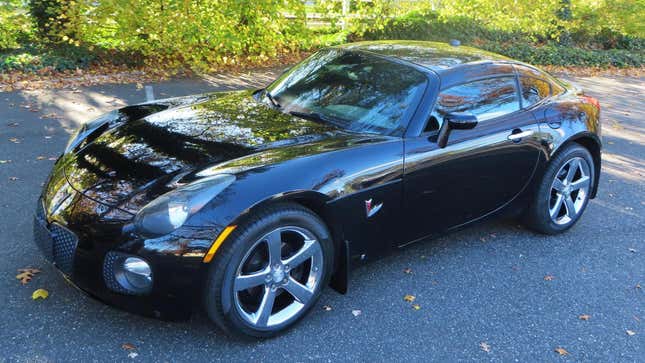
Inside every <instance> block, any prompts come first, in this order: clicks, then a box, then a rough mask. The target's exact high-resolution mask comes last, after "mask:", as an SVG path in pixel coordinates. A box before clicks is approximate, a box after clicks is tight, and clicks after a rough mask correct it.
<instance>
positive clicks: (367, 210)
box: [365, 199, 383, 218]
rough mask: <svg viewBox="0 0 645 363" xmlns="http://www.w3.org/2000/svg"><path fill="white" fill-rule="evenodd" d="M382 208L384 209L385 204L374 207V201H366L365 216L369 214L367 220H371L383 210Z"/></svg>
mask: <svg viewBox="0 0 645 363" xmlns="http://www.w3.org/2000/svg"><path fill="white" fill-rule="evenodd" d="M381 207H383V203H379V204H376V205H372V199H368V200H366V201H365V214H367V218H370V217H372V216H373V215H375V214H376V213H377V212H378V211H380V210H381Z"/></svg>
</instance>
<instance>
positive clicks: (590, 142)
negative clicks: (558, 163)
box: [551, 132, 602, 198]
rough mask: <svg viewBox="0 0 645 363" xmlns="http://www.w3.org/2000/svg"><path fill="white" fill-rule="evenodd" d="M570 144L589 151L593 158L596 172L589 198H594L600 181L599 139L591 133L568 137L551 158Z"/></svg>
mask: <svg viewBox="0 0 645 363" xmlns="http://www.w3.org/2000/svg"><path fill="white" fill-rule="evenodd" d="M571 144H578V145H580V146H582V147H584V148H585V149H587V150H588V151H589V153H590V154H591V157H592V158H593V163H594V169H595V171H596V172H595V175H594V180H593V185H592V189H591V195H590V197H591V198H595V197H596V193H597V192H598V183H599V180H600V168H601V165H602V157H601V150H602V143H601V141H600V138H599V137H598V135H596V134H593V133H591V132H581V133H578V134H576V135H574V136H572V137H570V138H569V139H567V140H566V141H565V142H563V143H562V144H561V145H560V146H558V147H557V148H556V149H555V150H554V152H553V153H552V155H551V158H553V156H555V155H557V154H558V153H559V152H560V151H561V150H563V149H564V148H565V147H566V146H568V145H571Z"/></svg>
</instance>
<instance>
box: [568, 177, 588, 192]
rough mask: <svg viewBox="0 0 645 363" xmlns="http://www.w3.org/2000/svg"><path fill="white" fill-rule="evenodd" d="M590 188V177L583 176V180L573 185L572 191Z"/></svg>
mask: <svg viewBox="0 0 645 363" xmlns="http://www.w3.org/2000/svg"><path fill="white" fill-rule="evenodd" d="M587 186H589V177H588V176H583V177H582V178H580V179H578V180H576V181H574V182H573V183H571V190H578V189H580V188H586V187H587Z"/></svg>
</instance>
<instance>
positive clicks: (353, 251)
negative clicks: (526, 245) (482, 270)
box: [34, 41, 601, 337]
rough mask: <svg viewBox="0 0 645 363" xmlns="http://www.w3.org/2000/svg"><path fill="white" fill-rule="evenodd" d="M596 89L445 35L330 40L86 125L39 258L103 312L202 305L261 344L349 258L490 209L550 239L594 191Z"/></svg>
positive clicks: (67, 156) (47, 209)
mask: <svg viewBox="0 0 645 363" xmlns="http://www.w3.org/2000/svg"><path fill="white" fill-rule="evenodd" d="M600 131H601V126H600V105H599V103H598V101H597V100H595V99H593V98H591V97H588V96H586V95H584V93H583V92H582V91H581V90H579V89H577V88H576V87H574V86H572V85H571V84H568V83H565V82H563V81H560V80H558V79H555V78H553V77H552V76H550V75H548V74H547V73H545V72H542V71H541V70H539V69H537V68H535V67H532V66H530V65H527V64H523V63H521V62H517V61H514V60H512V59H508V58H505V57H502V56H500V55H496V54H492V53H489V52H485V51H481V50H478V49H474V48H469V47H462V46H458V47H455V46H450V45H447V44H442V43H431V42H413V41H382V42H363V43H353V44H346V45H342V46H337V47H331V48H326V49H323V50H320V51H318V52H316V53H315V54H313V55H311V56H310V57H309V58H307V59H306V60H304V61H302V62H301V63H299V64H297V65H295V66H294V67H292V68H290V69H289V70H287V71H286V72H285V73H283V74H282V75H281V76H279V77H278V79H276V80H275V81H274V82H273V83H272V84H271V85H269V86H268V87H266V88H265V89H260V90H245V91H234V92H215V93H208V94H200V95H193V96H187V97H178V98H171V99H165V100H157V101H153V102H147V103H142V104H138V105H132V106H126V107H123V108H120V109H117V110H114V111H112V112H110V113H107V114H105V115H103V116H101V117H99V118H98V119H96V120H93V121H91V122H88V123H87V124H85V125H83V126H82V127H81V128H80V129H79V130H78V131H77V132H76V133H75V134H74V135H73V137H72V138H71V139H70V141H69V144H68V145H67V147H66V149H65V152H64V153H63V154H62V155H61V156H60V158H59V159H58V161H57V162H56V164H55V166H54V168H53V170H52V172H51V175H50V176H49V178H48V180H47V182H46V184H45V187H44V190H43V193H42V196H41V198H40V199H39V201H38V204H37V207H36V214H35V219H34V236H35V239H36V242H37V244H38V245H39V247H40V248H41V250H42V251H43V253H44V255H45V257H46V258H47V259H49V260H50V261H52V262H53V263H54V264H55V265H56V266H57V267H58V268H59V269H60V270H61V272H62V273H63V274H64V275H66V276H67V277H68V278H69V280H70V281H72V282H73V283H74V284H76V285H77V286H78V287H80V288H81V289H83V290H84V291H86V292H88V293H89V294H91V295H93V296H95V297H97V298H98V299H100V300H102V301H105V302H107V303H109V304H112V305H114V306H118V307H120V308H124V309H127V310H129V311H133V312H137V313H140V314H144V315H148V316H154V317H158V318H163V319H171V320H172V319H182V318H186V317H187V316H188V315H189V314H190V312H191V311H192V310H194V309H195V308H203V309H205V310H206V312H207V314H208V316H209V317H210V318H211V319H212V320H213V321H214V322H215V323H216V325H217V326H218V327H220V328H221V329H223V330H225V331H227V332H229V333H233V334H241V335H251V336H256V337H270V336H274V335H276V334H278V333H280V332H282V331H284V330H285V329H287V328H288V327H290V326H292V325H293V324H295V323H296V322H297V321H298V320H300V319H301V318H302V317H303V316H304V315H305V314H306V312H307V311H309V310H310V308H311V307H312V306H313V305H314V304H315V302H316V299H317V298H318V296H319V294H320V292H321V290H322V288H323V287H325V286H327V285H329V284H331V286H332V287H333V288H335V289H336V290H338V291H340V292H343V293H344V292H346V291H347V286H348V279H349V271H350V270H351V266H352V265H353V264H354V263H357V262H358V261H369V260H373V259H375V258H378V257H379V256H383V255H386V254H387V253H389V252H390V251H392V250H393V249H396V248H400V247H402V246H405V245H407V244H409V243H412V242H415V241H420V240H423V239H426V238H428V237H431V236H435V235H439V234H443V233H447V232H449V231H451V230H454V229H457V228H462V227H464V226H466V225H469V224H471V223H473V222H476V221H479V220H482V219H484V218H486V217H490V216H493V215H499V214H502V213H512V214H514V215H516V216H520V217H521V218H522V220H523V221H524V223H525V224H526V225H527V226H529V227H530V228H532V229H533V230H535V231H538V232H541V233H547V234H554V233H560V232H564V231H566V230H567V229H569V228H571V227H572V226H573V225H574V224H575V223H576V222H577V221H578V220H579V219H580V217H581V215H582V213H583V211H584V210H585V208H586V206H587V204H588V201H589V199H590V198H593V197H594V196H595V194H596V189H597V186H598V179H599V173H600V164H601V156H600V149H601V140H600Z"/></svg>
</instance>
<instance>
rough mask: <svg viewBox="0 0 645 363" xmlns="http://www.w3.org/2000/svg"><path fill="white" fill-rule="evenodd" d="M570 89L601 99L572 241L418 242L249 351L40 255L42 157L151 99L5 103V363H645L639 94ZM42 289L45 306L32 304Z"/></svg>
mask: <svg viewBox="0 0 645 363" xmlns="http://www.w3.org/2000/svg"><path fill="white" fill-rule="evenodd" d="M269 76H270V75H269ZM269 76H267V75H265V74H253V75H247V76H244V77H227V76H222V77H216V78H211V79H209V80H208V81H204V80H200V81H177V82H168V83H164V84H159V85H154V88H153V89H152V92H153V93H154V95H155V96H156V97H167V96H174V95H182V94H189V93H195V92H198V91H203V90H213V89H226V88H238V87H240V84H243V85H248V84H262V83H264V82H266V81H267V79H269ZM576 82H577V83H579V84H580V85H582V86H584V87H585V88H586V89H587V90H588V91H589V92H588V93H589V94H591V95H593V96H596V97H598V98H599V99H600V100H601V103H602V106H603V116H604V117H603V119H604V136H605V137H604V141H605V144H606V148H605V152H604V164H603V174H602V178H601V184H600V191H599V194H598V197H597V198H596V199H595V200H593V201H592V202H591V203H590V205H589V208H588V209H587V212H586V214H585V215H584V217H583V218H582V220H581V221H580V222H579V223H578V224H577V225H576V227H574V228H573V229H572V230H571V231H569V232H568V233H565V234H563V235H560V236H557V237H545V236H541V235H537V234H534V233H532V232H530V231H527V230H525V229H523V228H522V227H520V226H519V225H517V223H515V222H513V221H497V222H488V223H485V224H481V225H478V226H475V227H473V228H470V229H467V230H464V231H461V232H459V233H456V234H453V235H450V236H446V237H443V238H440V239H435V240H430V241H425V242H421V243H417V244H415V245H413V246H410V247H408V248H406V249H404V250H402V251H400V252H398V253H396V254H394V255H393V256H391V257H388V258H385V259H382V260H379V261H376V262H374V263H371V264H368V265H367V266H363V267H360V268H359V269H357V270H355V271H354V272H353V276H352V280H351V288H350V291H349V293H348V294H347V295H345V296H342V295H339V294H337V293H335V292H333V291H331V290H328V291H326V292H325V293H324V294H323V295H322V298H321V299H320V302H319V303H318V305H317V306H316V307H315V309H314V311H313V312H312V314H310V315H309V316H308V317H307V319H305V320H304V321H303V323H302V324H300V325H299V326H297V327H296V329H294V330H292V331H290V332H289V333H287V334H285V335H283V336H281V337H279V338H276V339H273V340H268V341H251V342H242V341H239V340H234V339H229V338H227V337H224V336H222V335H221V334H220V333H219V332H217V331H216V330H215V329H214V327H213V326H212V325H211V324H210V323H209V322H208V320H207V318H206V317H205V316H204V314H196V315H195V316H194V318H193V319H192V320H191V321H189V322H184V323H166V322H161V321H156V320H152V319H147V318H143V317H139V316H135V315H131V314H129V313H126V312H122V311H119V310H117V309H114V308H111V307H108V306H106V305H104V304H102V303H100V302H98V301H95V300H93V299H91V298H89V297H87V296H86V295H84V294H83V293H81V292H79V291H77V290H76V289H74V288H73V287H72V286H70V285H68V284H67V283H66V282H65V281H64V280H63V279H62V278H61V276H60V275H59V274H57V273H56V271H55V270H54V269H53V268H52V267H51V266H49V265H47V264H45V263H44V262H43V260H42V259H41V257H40V254H39V253H38V251H37V250H36V247H35V246H34V244H33V242H32V232H31V213H32V210H33V207H34V204H35V202H36V199H37V197H38V194H39V191H40V188H41V184H42V182H43V180H44V179H45V177H46V175H47V173H48V171H49V169H50V168H51V166H52V163H53V161H50V160H48V159H49V158H50V157H55V156H56V155H57V154H58V153H59V152H60V150H62V148H63V147H64V145H65V142H66V140H67V138H68V134H69V133H70V132H71V130H72V129H73V128H74V127H75V126H76V125H77V124H78V123H79V122H82V121H84V120H87V119H89V118H91V117H92V116H94V115H98V114H100V113H101V112H104V111H107V110H110V109H113V108H115V107H118V106H120V105H123V104H125V103H126V102H138V101H143V100H144V99H145V95H146V88H145V87H144V88H137V86H136V85H119V86H101V87H94V88H84V89H81V90H78V91H41V92H14V93H0V160H5V161H6V160H11V161H10V162H4V161H3V163H2V164H0V190H1V192H0V207H1V208H2V209H1V212H0V216H1V217H0V361H3V360H7V361H68V360H69V361H84V362H85V361H115V360H117V361H120V360H125V361H219V360H221V361H260V360H261V361H269V360H271V361H278V360H279V361H291V360H295V361H308V360H316V361H347V360H351V361H391V360H395V361H427V360H436V361H457V360H459V361H464V360H495V361H521V362H525V361H561V360H576V361H618V360H620V361H643V360H645V243H644V241H645V217H643V215H644V214H645V188H644V187H645V182H644V178H643V177H644V173H645V170H644V169H645V166H644V164H643V159H644V158H645V135H644V134H643V126H644V122H643V115H645V104H644V102H643V100H644V98H643V94H644V93H645V82H643V79H633V78H613V79H612V78H583V79H577V80H576ZM58 116H60V118H57V117H58ZM15 178H17V179H15ZM28 266H32V267H39V268H41V269H42V270H43V272H42V273H41V274H39V275H37V276H36V277H35V278H34V279H33V280H32V281H31V282H30V283H29V284H28V285H25V286H23V285H21V284H20V283H19V282H18V280H16V279H15V278H14V276H15V275H16V270H17V269H19V268H23V267H28ZM406 268H410V269H411V271H412V273H411V274H406V273H404V269H406ZM547 275H548V276H552V277H553V278H552V279H551V280H550V281H547V280H546V279H545V276H547ZM639 286H643V287H642V288H641V287H639ZM37 288H46V289H47V290H49V292H50V297H49V298H48V299H47V300H44V301H43V300H41V301H32V299H31V293H32V291H33V290H35V289H37ZM406 294H411V295H414V296H416V301H415V303H418V304H419V305H420V307H421V308H420V309H419V310H415V309H413V308H412V307H411V305H410V303H408V302H405V301H404V300H403V296H404V295H406ZM196 303H197V302H196ZM323 305H329V306H331V307H332V310H331V311H326V310H324V309H323V308H322V307H323ZM353 310H360V311H361V312H362V313H361V314H360V315H358V316H354V314H353V313H352V311H353ZM583 314H586V315H589V316H590V318H589V319H588V320H581V319H580V318H579V316H580V315H583ZM628 330H629V331H632V332H635V335H629V334H628V333H627V331H628ZM124 343H130V344H132V345H134V346H135V347H136V349H135V350H133V351H126V350H124V349H123V348H122V345H123V344H124ZM483 347H484V348H486V349H483ZM557 347H562V348H564V349H566V350H567V351H568V352H569V355H567V356H559V355H558V353H556V352H555V351H554V349H555V348H557ZM486 350H488V351H486ZM134 353H136V354H134ZM129 354H130V356H129ZM135 355H136V356H135Z"/></svg>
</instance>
